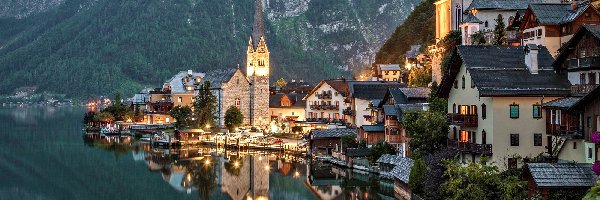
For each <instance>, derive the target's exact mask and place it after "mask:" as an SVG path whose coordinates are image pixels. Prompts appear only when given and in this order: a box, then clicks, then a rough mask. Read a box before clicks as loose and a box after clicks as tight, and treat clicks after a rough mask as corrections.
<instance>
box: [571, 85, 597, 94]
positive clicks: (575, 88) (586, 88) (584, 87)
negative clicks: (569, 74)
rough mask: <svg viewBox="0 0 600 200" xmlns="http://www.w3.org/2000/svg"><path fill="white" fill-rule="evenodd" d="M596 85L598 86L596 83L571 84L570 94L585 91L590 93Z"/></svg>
mask: <svg viewBox="0 0 600 200" xmlns="http://www.w3.org/2000/svg"><path fill="white" fill-rule="evenodd" d="M596 87H598V85H597V84H577V85H572V86H571V94H573V95H585V94H587V93H590V92H591V91H592V90H594V89H595V88H596Z"/></svg>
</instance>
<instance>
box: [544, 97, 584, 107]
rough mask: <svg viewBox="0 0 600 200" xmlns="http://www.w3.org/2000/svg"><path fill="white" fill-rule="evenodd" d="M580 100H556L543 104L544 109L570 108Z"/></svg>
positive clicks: (577, 98)
mask: <svg viewBox="0 0 600 200" xmlns="http://www.w3.org/2000/svg"><path fill="white" fill-rule="evenodd" d="M580 99H581V97H565V98H558V99H555V100H552V101H549V102H547V103H544V107H545V108H570V107H571V106H573V105H574V104H575V103H577V101H579V100H580Z"/></svg>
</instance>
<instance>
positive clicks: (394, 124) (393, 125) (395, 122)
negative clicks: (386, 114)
mask: <svg viewBox="0 0 600 200" xmlns="http://www.w3.org/2000/svg"><path fill="white" fill-rule="evenodd" d="M385 126H386V127H390V128H398V127H399V126H400V123H398V120H394V119H386V120H385Z"/></svg>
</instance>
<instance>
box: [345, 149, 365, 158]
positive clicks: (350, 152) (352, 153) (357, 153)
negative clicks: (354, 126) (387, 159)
mask: <svg viewBox="0 0 600 200" xmlns="http://www.w3.org/2000/svg"><path fill="white" fill-rule="evenodd" d="M370 154H371V149H369V148H348V149H346V156H349V157H365V156H369V155H370Z"/></svg>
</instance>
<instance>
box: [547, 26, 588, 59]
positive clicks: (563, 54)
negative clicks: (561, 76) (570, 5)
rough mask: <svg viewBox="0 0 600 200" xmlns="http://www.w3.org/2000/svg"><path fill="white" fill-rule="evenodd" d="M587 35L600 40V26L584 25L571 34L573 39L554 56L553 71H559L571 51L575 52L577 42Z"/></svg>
mask: <svg viewBox="0 0 600 200" xmlns="http://www.w3.org/2000/svg"><path fill="white" fill-rule="evenodd" d="M588 33H589V34H590V35H591V36H593V37H595V38H597V39H599V40H600V25H595V24H584V25H582V26H581V27H579V29H578V30H577V31H576V32H575V34H573V37H572V38H571V39H570V40H569V41H568V42H567V43H566V44H564V45H563V46H562V47H561V48H560V49H559V53H558V55H557V56H556V61H554V63H552V65H553V66H554V69H556V70H560V69H561V67H562V66H563V63H564V62H565V60H566V59H567V58H568V57H569V55H570V54H571V53H572V52H573V51H575V46H577V44H578V43H579V41H580V40H581V39H582V38H583V37H584V36H585V35H587V34H588Z"/></svg>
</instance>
